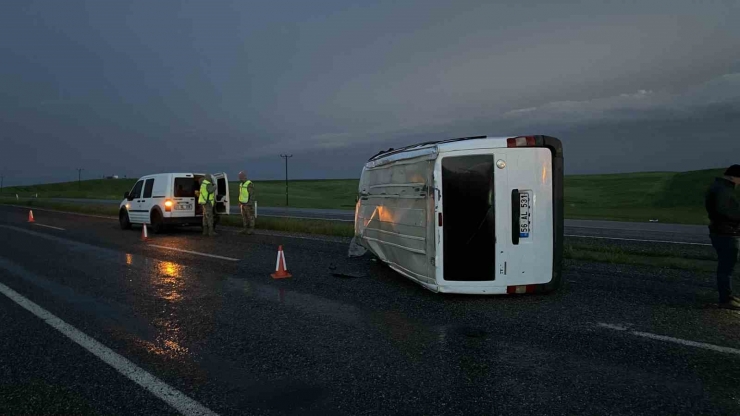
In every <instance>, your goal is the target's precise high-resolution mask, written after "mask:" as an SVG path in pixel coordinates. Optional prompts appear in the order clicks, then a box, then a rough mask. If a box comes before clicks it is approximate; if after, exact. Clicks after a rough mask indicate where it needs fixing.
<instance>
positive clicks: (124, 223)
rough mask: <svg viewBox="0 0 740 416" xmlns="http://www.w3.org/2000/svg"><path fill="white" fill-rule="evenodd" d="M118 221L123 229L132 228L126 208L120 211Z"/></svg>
mask: <svg viewBox="0 0 740 416" xmlns="http://www.w3.org/2000/svg"><path fill="white" fill-rule="evenodd" d="M118 223H119V224H120V225H121V229H122V230H130V229H131V220H130V219H129V218H128V212H127V211H126V210H124V209H122V210H121V212H119V213H118Z"/></svg>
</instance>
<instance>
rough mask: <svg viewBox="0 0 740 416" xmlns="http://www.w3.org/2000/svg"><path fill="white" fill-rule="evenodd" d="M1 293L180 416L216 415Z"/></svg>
mask: <svg viewBox="0 0 740 416" xmlns="http://www.w3.org/2000/svg"><path fill="white" fill-rule="evenodd" d="M0 293H2V294H4V295H5V296H7V297H8V298H10V299H11V300H12V301H13V302H15V303H17V304H18V305H20V306H21V307H23V308H24V309H26V310H27V311H29V312H31V313H32V314H34V315H36V316H37V317H38V318H40V319H41V320H43V321H44V322H46V323H47V324H48V325H49V326H51V327H52V328H54V329H56V330H57V331H59V332H61V333H62V334H63V335H65V336H66V337H67V338H69V339H71V340H72V341H74V342H75V343H77V345H79V346H81V347H83V348H84V349H86V350H87V351H88V352H90V353H92V354H93V355H94V356H96V357H98V358H99V359H101V360H102V361H103V362H105V363H106V364H108V365H109V366H111V367H113V368H115V369H116V370H117V371H118V372H119V373H121V374H122V375H124V376H125V377H126V378H128V379H129V380H131V381H133V382H134V383H136V384H138V385H140V386H141V387H143V388H144V389H146V390H147V391H149V392H150V393H152V394H153V395H155V396H156V397H158V398H159V399H161V400H162V401H164V402H165V403H167V404H168V405H170V406H172V407H173V408H174V409H175V410H177V411H178V412H180V413H181V414H183V415H188V416H190V415H193V416H195V415H216V413H214V412H213V411H211V410H210V409H208V408H207V407H205V406H203V405H202V404H200V403H198V402H197V401H195V400H193V399H191V398H190V397H188V396H186V395H185V394H183V393H182V392H180V391H179V390H177V389H175V388H174V387H171V386H169V385H168V384H167V383H165V382H164V381H162V380H160V379H158V378H157V377H155V376H154V375H152V374H151V373H149V372H147V371H146V370H144V369H142V368H141V367H139V366H137V365H136V364H134V363H132V362H131V361H129V360H128V359H127V358H126V357H124V356H122V355H120V354H118V353H116V352H115V351H113V350H111V349H110V348H108V347H106V346H105V345H103V344H101V343H100V342H98V341H96V340H94V339H93V338H91V337H90V336H88V335H86V334H85V333H84V332H81V331H79V330H78V329H77V328H75V327H73V326H72V325H70V324H68V323H66V322H64V321H63V320H61V319H60V318H58V317H56V316H55V315H53V314H52V313H51V312H49V311H47V310H46V309H44V308H42V307H41V306H39V305H37V304H35V303H33V302H32V301H30V300H28V299H27V298H25V297H23V296H22V295H21V294H19V293H18V292H16V291H14V290H13V289H11V288H9V287H7V286H5V285H4V284H2V283H0Z"/></svg>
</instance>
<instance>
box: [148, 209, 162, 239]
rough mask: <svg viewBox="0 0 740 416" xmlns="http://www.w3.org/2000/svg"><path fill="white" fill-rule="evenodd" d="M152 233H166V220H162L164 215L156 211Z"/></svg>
mask: <svg viewBox="0 0 740 416" xmlns="http://www.w3.org/2000/svg"><path fill="white" fill-rule="evenodd" d="M151 219H152V221H151V222H152V231H153V232H154V234H160V233H161V232H162V231H164V218H162V213H161V212H159V211H157V210H154V211H152V217H151Z"/></svg>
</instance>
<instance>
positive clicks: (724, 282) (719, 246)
mask: <svg viewBox="0 0 740 416" xmlns="http://www.w3.org/2000/svg"><path fill="white" fill-rule="evenodd" d="M710 238H711V239H712V246H713V247H714V249H715V250H716V251H717V258H718V260H719V262H718V264H717V288H718V289H719V301H720V302H729V301H730V297H731V296H732V272H733V271H734V270H735V265H736V264H737V260H738V252H740V237H734V236H729V235H711V236H710Z"/></svg>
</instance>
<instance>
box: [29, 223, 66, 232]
mask: <svg viewBox="0 0 740 416" xmlns="http://www.w3.org/2000/svg"><path fill="white" fill-rule="evenodd" d="M33 225H38V226H39V227H46V228H53V229H55V230H59V231H66V230H65V229H64V228H59V227H54V226H51V225H44V224H39V223H37V222H35V223H33Z"/></svg>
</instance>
